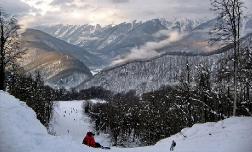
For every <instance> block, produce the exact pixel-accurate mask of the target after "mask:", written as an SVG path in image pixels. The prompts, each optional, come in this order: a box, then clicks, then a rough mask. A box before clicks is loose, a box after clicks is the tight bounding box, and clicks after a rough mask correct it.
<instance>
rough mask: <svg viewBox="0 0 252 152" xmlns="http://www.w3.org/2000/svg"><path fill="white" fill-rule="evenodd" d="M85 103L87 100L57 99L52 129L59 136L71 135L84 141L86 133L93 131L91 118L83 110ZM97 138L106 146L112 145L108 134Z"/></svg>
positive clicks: (79, 140) (76, 140) (80, 141)
mask: <svg viewBox="0 0 252 152" xmlns="http://www.w3.org/2000/svg"><path fill="white" fill-rule="evenodd" d="M92 102H94V101H92ZM84 103H85V101H55V102H54V108H53V117H52V120H51V122H50V130H51V131H52V132H54V133H55V135H57V136H69V138H72V139H73V140H74V141H75V142H77V143H82V140H83V138H84V136H85V135H86V133H87V132H88V131H92V132H93V129H92V124H91V122H90V119H89V117H88V116H87V115H86V114H85V113H84V111H83V104H84ZM95 139H96V141H97V142H99V143H101V144H102V145H104V146H109V145H110V139H109V137H108V135H104V134H100V135H99V136H95Z"/></svg>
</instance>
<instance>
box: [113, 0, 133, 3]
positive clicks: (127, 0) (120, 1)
mask: <svg viewBox="0 0 252 152" xmlns="http://www.w3.org/2000/svg"><path fill="white" fill-rule="evenodd" d="M111 1H112V2H114V3H127V2H129V1H130V0H111Z"/></svg>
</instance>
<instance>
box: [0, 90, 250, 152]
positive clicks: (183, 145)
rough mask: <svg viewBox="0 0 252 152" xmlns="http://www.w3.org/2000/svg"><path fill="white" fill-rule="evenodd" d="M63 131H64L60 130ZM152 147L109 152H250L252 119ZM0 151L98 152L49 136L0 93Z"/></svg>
mask: <svg viewBox="0 0 252 152" xmlns="http://www.w3.org/2000/svg"><path fill="white" fill-rule="evenodd" d="M63 131H64V129H63ZM181 132H182V134H183V135H185V136H186V137H184V136H183V135H182V134H181V133H178V134H176V135H174V136H171V137H169V138H167V139H164V140H161V141H160V142H158V143H157V144H156V145H154V146H148V147H139V148H116V147H112V149H111V150H110V151H111V152H167V151H169V149H170V145H171V141H172V140H175V141H176V142H177V146H176V147H175V149H174V151H175V152H251V151H252V144H251V143H252V117H233V118H229V119H226V120H224V121H220V122H217V123H205V124H196V125H194V126H193V127H191V128H185V129H183V130H182V131H181ZM0 134H1V136H0V152H98V151H108V150H102V149H94V148H89V147H87V146H85V145H81V144H80V143H79V142H77V141H75V139H74V138H72V137H71V136H68V135H67V136H66V135H64V136H52V135H49V134H48V133H47V130H46V128H45V127H44V126H43V125H42V124H41V123H40V122H39V121H38V120H37V119H36V115H35V113H34V111H33V110H32V109H31V108H29V107H27V106H26V104H25V103H24V102H20V101H19V100H18V99H16V98H14V97H13V96H10V95H9V94H7V93H5V92H2V91H0Z"/></svg>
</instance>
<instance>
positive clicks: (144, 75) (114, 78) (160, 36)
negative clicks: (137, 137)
mask: <svg viewBox="0 0 252 152" xmlns="http://www.w3.org/2000/svg"><path fill="white" fill-rule="evenodd" d="M215 24H216V19H213V20H208V21H205V22H203V21H194V20H189V19H186V20H175V21H173V22H171V21H167V20H165V19H153V20H149V21H145V22H137V21H134V22H132V23H121V24H118V25H107V26H104V27H102V26H100V25H95V26H93V25H53V26H38V27H35V28H37V29H39V30H41V31H39V30H31V31H33V32H30V33H29V34H31V35H32V34H34V33H40V34H39V35H40V36H39V39H38V41H37V42H36V43H35V42H33V43H32V46H34V45H35V46H36V47H38V46H40V45H41V44H40V43H42V45H45V46H46V47H48V48H49V49H48V48H46V49H45V47H43V49H44V52H47V53H49V52H50V53H52V52H53V53H56V54H57V55H58V54H60V55H58V56H61V55H62V56H65V57H66V56H67V58H68V59H70V60H72V61H74V62H71V63H75V64H71V65H72V66H71V68H70V69H75V70H76V69H78V70H77V71H80V70H81V69H88V68H90V69H92V70H95V69H97V68H98V69H103V70H102V71H101V72H99V73H98V74H96V75H94V76H92V75H91V74H90V71H89V70H84V71H85V72H84V73H85V74H86V75H85V76H83V75H80V74H79V73H78V72H77V73H78V74H75V73H74V72H73V73H71V70H62V71H69V72H66V73H68V74H66V75H67V76H66V77H67V79H65V80H66V81H64V78H65V76H63V75H64V74H62V73H65V72H62V73H59V74H58V75H55V74H53V77H52V76H49V77H48V78H49V79H47V80H48V82H49V83H52V84H56V86H59V84H61V85H60V86H68V85H69V83H68V82H71V84H74V85H70V86H68V87H75V86H77V87H76V88H77V89H78V90H81V89H87V88H90V87H92V86H101V87H103V88H105V89H108V90H111V91H115V92H125V91H129V90H132V89H133V90H137V91H138V92H139V93H142V92H146V91H151V90H155V89H158V88H160V87H161V86H162V85H167V84H171V83H173V82H174V83H176V80H177V78H178V75H179V74H180V73H181V72H183V67H184V66H185V61H186V60H191V61H193V63H194V64H195V65H197V64H200V62H201V61H202V60H204V61H206V60H207V62H208V63H209V64H210V65H213V66H214V65H215V64H214V62H215V61H216V60H217V59H218V58H219V57H220V54H221V53H223V52H225V51H227V50H230V49H231V48H232V46H230V45H228V46H225V45H224V43H222V42H219V43H215V44H214V45H210V44H209V43H208V41H209V39H210V37H211V36H210V35H209V31H210V30H211V29H212V28H213V26H214V25H215ZM243 26H244V30H243V31H242V33H243V36H245V35H246V34H248V33H250V32H252V18H247V19H246V21H245V22H244V24H243ZM28 31H29V30H28ZM42 31H43V32H46V33H47V34H45V33H43V32H42ZM41 33H43V34H41ZM174 33H175V34H174ZM29 34H28V35H29ZM42 35H43V36H42ZM55 37H57V38H55ZM35 39H37V37H36V38H35ZM59 39H61V40H59ZM28 42H29V43H30V40H28ZM69 43H70V44H69ZM38 44H39V45H38ZM63 44H64V45H63ZM28 47H29V46H28ZM36 47H35V48H36ZM52 48H54V49H52ZM220 48H221V49H220ZM50 50H53V51H50ZM141 51H142V52H141ZM38 52H40V51H38ZM148 54H150V55H148ZM132 56H133V58H132ZM188 56H190V57H188ZM117 60H119V61H122V62H115V63H116V64H113V63H114V61H117ZM43 62H44V61H43ZM35 63H36V62H35ZM45 63H47V61H46V62H45ZM63 63H64V62H63ZM77 63H78V64H77ZM31 65H33V64H31ZM48 66H49V65H48ZM28 67H29V66H28ZM42 67H43V66H42ZM49 67H50V66H49ZM62 67H64V66H62ZM75 67H77V68H75ZM82 67H84V68H82ZM85 67H88V68H85ZM213 68H214V67H213ZM28 69H29V68H28ZM35 69H40V66H37V68H34V70H35ZM48 69H50V68H43V69H41V70H42V71H47V72H45V73H50V72H48V71H50V70H48ZM55 69H57V68H55ZM28 71H32V70H28ZM52 71H55V70H52ZM88 71H89V72H88ZM82 72H83V71H82ZM51 73H52V72H51ZM49 75H50V74H49ZM74 75H75V76H74ZM62 76H63V79H62V78H61V77H62ZM71 76H74V78H72V77H71ZM69 79H71V80H69ZM80 83H81V84H80Z"/></svg>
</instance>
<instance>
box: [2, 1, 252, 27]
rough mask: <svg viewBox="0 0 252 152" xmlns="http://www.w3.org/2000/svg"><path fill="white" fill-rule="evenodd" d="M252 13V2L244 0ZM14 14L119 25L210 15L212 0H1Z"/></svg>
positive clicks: (42, 19)
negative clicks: (139, 21) (136, 21)
mask: <svg viewBox="0 0 252 152" xmlns="http://www.w3.org/2000/svg"><path fill="white" fill-rule="evenodd" d="M245 1H246V2H245V4H246V6H247V7H248V9H247V10H248V11H250V13H251V10H252V9H251V8H252V5H251V4H252V2H251V0H245ZM0 6H1V7H3V8H4V9H6V11H8V12H9V13H11V14H15V15H17V16H22V17H24V16H25V17H26V18H28V17H30V18H33V19H29V20H34V21H33V22H32V23H31V24H30V26H34V25H39V24H60V23H61V24H87V23H88V24H90V23H91V24H97V23H98V24H101V25H106V24H118V23H120V22H131V21H134V20H143V21H145V20H149V19H153V18H167V19H173V18H174V17H183V18H204V17H211V16H212V15H213V13H212V12H211V11H210V9H209V8H210V1H209V0H176V1H175V0H0Z"/></svg>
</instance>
